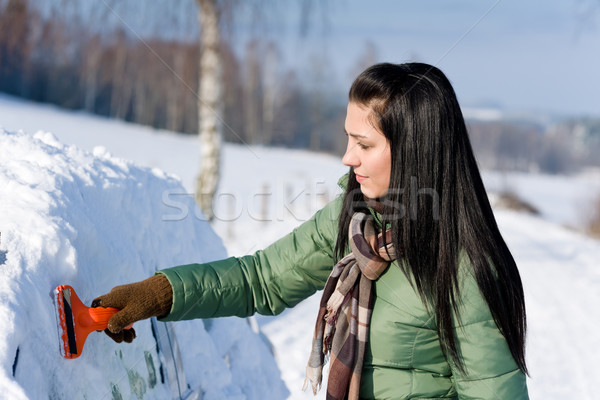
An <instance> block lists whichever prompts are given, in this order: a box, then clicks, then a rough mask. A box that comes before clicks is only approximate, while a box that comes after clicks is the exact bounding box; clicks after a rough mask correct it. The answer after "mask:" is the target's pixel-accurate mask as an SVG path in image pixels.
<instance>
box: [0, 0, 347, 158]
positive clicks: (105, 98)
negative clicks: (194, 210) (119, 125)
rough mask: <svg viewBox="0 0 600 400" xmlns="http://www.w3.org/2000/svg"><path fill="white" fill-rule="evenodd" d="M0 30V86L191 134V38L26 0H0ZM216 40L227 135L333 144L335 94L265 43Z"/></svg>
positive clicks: (300, 144)
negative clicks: (137, 32)
mask: <svg viewBox="0 0 600 400" xmlns="http://www.w3.org/2000/svg"><path fill="white" fill-rule="evenodd" d="M0 28H1V29H0V91H2V92H5V93H8V94H12V95H15V96H19V97H22V98H24V99H28V100H32V101H36V102H44V103H52V104H56V105H58V106H60V107H63V108H67V109H73V110H84V111H87V112H90V113H94V114H98V115H102V116H106V117H110V118H117V119H121V120H125V121H131V122H135V123H139V124H143V125H148V126H152V127H154V128H157V129H167V130H171V131H175V132H182V133H190V134H197V133H198V108H197V107H198V104H197V102H198V83H199V81H200V80H201V76H200V75H199V74H200V72H199V71H200V68H199V65H198V64H199V63H198V60H199V52H200V49H199V46H198V41H197V40H192V41H182V40H176V39H162V38H160V37H159V36H158V35H157V36H155V37H151V38H144V39H142V40H141V39H140V38H136V37H132V35H131V34H129V32H127V31H126V30H124V29H123V28H117V29H115V30H114V31H111V32H101V33H99V32H96V33H94V32H93V31H90V30H89V29H87V28H86V27H85V26H84V23H83V21H81V20H77V19H73V18H72V17H71V18H70V19H69V20H68V21H67V20H63V19H60V18H50V19H48V18H43V17H42V16H41V15H40V12H39V11H38V10H37V9H36V8H35V7H34V6H32V5H31V4H30V3H29V1H28V0H8V1H5V2H4V4H2V2H0ZM195 39H197V38H195ZM220 46H221V48H220V51H221V55H222V57H223V59H224V62H223V66H224V69H223V71H222V74H223V91H224V98H225V104H224V110H223V120H224V122H225V127H224V130H223V135H224V139H225V140H226V141H229V142H238V143H248V144H262V145H278V146H287V147H294V148H309V149H312V150H316V151H329V152H339V150H340V148H341V144H340V142H343V140H342V139H343V138H342V135H341V134H340V135H335V138H334V137H331V136H332V135H331V134H329V132H331V131H330V130H327V128H331V126H332V125H333V124H339V122H340V120H343V113H344V106H343V104H342V102H341V101H340V99H338V100H337V101H332V99H329V98H327V97H326V96H325V95H324V93H322V92H319V91H317V90H314V88H309V89H307V88H304V87H303V86H302V85H301V82H300V81H299V78H298V76H297V72H296V71H294V70H293V69H289V68H286V67H285V66H284V65H283V64H282V60H281V55H280V51H279V49H278V47H277V45H276V44H275V43H274V42H272V41H265V40H261V39H258V38H257V39H255V40H252V41H250V42H249V43H248V44H247V45H246V48H245V49H244V51H243V52H242V53H243V54H242V55H241V56H239V55H236V54H235V52H234V51H233V49H232V46H231V45H230V44H229V43H227V42H226V41H222V42H221V45H220ZM323 68H325V67H323ZM338 126H341V125H338ZM340 129H341V128H340ZM338 130H339V129H338ZM340 132H341V130H340Z"/></svg>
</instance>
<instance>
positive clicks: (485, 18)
mask: <svg viewBox="0 0 600 400" xmlns="http://www.w3.org/2000/svg"><path fill="white" fill-rule="evenodd" d="M293 9H294V8H292V11H291V12H289V13H287V14H286V15H285V17H284V18H283V20H284V21H285V22H284V23H285V24H287V25H290V26H291V25H294V24H297V15H295V13H294V11H293ZM326 10H327V11H328V12H327V14H328V23H327V24H326V25H325V29H323V25H322V24H321V23H320V22H318V20H319V18H321V17H320V16H319V14H318V13H315V15H314V16H313V19H314V20H316V21H317V22H316V23H314V24H313V29H312V30H311V32H310V33H309V35H308V38H305V39H301V38H299V37H298V34H297V33H296V30H295V29H286V30H284V31H283V33H282V32H280V31H277V30H276V32H277V33H276V34H275V35H274V36H277V37H278V38H279V39H278V40H279V42H280V43H282V47H283V49H284V53H285V54H286V61H287V62H288V63H290V64H292V63H293V64H294V65H298V66H301V65H302V64H303V63H305V62H306V60H307V59H310V58H311V56H312V55H314V54H318V53H324V54H326V60H327V62H329V63H331V65H332V66H333V68H334V71H336V73H335V77H334V79H333V81H332V82H336V84H337V85H339V86H341V87H344V88H345V89H346V88H347V87H348V86H349V85H350V83H351V80H352V76H353V75H352V73H353V69H354V67H355V66H356V60H357V58H358V56H359V55H360V54H361V53H362V52H364V49H365V43H366V42H367V41H370V42H372V43H374V44H375V46H376V48H377V55H378V61H389V62H406V61H411V60H416V61H422V62H427V63H430V64H434V65H436V66H438V67H440V68H441V69H442V70H443V71H444V72H445V73H446V74H447V75H448V77H449V78H450V80H451V81H452V83H453V84H454V86H455V90H456V92H457V94H458V96H459V98H460V100H461V103H462V104H463V105H467V106H473V105H495V106H498V107H501V108H503V109H506V110H521V109H525V110H530V111H544V112H548V111H550V112H554V113H560V114H580V115H581V114H592V115H600V77H599V76H598V71H600V1H598V2H596V1H595V0H528V1H522V0H520V1H519V0H460V1H443V0H438V1H434V0H421V1H402V0H397V1H393V0H379V1H369V2H367V1H359V0H345V1H342V0H338V1H331V2H329V3H328V5H327V7H326ZM324 30H325V31H326V32H325V34H324V32H323V31H324ZM332 84H333V83H332ZM345 89H344V90H345Z"/></svg>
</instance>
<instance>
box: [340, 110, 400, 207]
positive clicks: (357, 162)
mask: <svg viewBox="0 0 600 400" xmlns="http://www.w3.org/2000/svg"><path fill="white" fill-rule="evenodd" d="M370 114H371V110H370V109H369V108H367V107H364V106H362V105H360V104H357V103H352V102H350V103H348V110H347V113H346V124H345V129H346V134H347V135H348V147H347V148H346V154H344V157H343V158H342V162H343V163H344V165H347V166H349V167H352V169H353V170H354V174H355V175H356V180H357V181H358V183H359V184H360V190H361V191H362V193H363V194H364V195H365V196H367V197H369V198H373V199H374V198H377V197H381V196H383V195H384V194H385V193H386V192H387V190H388V188H389V186H390V171H391V166H392V157H391V153H390V146H389V143H388V141H387V139H386V138H385V136H383V133H382V132H381V131H380V130H379V129H378V128H376V127H374V126H373V125H372V124H371V122H370V121H369V116H370Z"/></svg>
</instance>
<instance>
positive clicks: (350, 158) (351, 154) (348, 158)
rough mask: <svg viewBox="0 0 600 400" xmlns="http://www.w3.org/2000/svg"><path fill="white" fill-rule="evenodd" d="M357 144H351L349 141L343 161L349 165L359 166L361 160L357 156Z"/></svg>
mask: <svg viewBox="0 0 600 400" xmlns="http://www.w3.org/2000/svg"><path fill="white" fill-rule="evenodd" d="M356 147H357V146H356V144H351V143H350V142H348V146H347V147H346V154H344V157H342V163H343V164H344V165H345V166H347V167H357V166H358V165H359V164H360V162H359V159H358V157H357V156H356Z"/></svg>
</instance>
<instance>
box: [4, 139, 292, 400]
mask: <svg viewBox="0 0 600 400" xmlns="http://www.w3.org/2000/svg"><path fill="white" fill-rule="evenodd" d="M0 187H2V191H1V192H0V232H1V237H0V320H1V321H2V323H0V363H1V365H2V368H1V369H0V390H2V397H3V398H11V399H21V398H32V399H34V398H51V399H56V398H65V399H66V398H69V399H75V398H86V399H101V398H113V399H120V398H144V399H166V398H171V394H170V391H169V388H168V386H167V384H166V383H165V381H164V380H163V379H164V376H163V368H162V365H161V361H160V357H159V356H158V354H157V351H156V340H155V338H154V336H153V334H152V331H151V328H150V323H149V321H142V322H138V323H136V325H135V327H136V332H137V334H138V337H137V338H136V339H135V341H134V343H133V344H130V345H127V344H120V345H119V344H116V343H114V342H112V340H110V339H109V338H108V337H106V336H105V335H104V334H100V333H92V334H90V336H89V337H88V339H87V341H86V345H85V348H84V351H83V354H82V355H81V357H80V358H78V359H75V360H65V359H63V358H62V357H61V356H60V353H59V350H58V332H57V327H56V321H55V313H54V304H53V301H52V296H51V293H52V290H53V289H54V288H55V287H56V286H57V285H59V284H69V285H71V286H73V288H75V290H76V292H77V294H78V295H79V297H80V298H81V300H82V301H83V302H84V304H88V305H89V304H90V303H91V300H92V299H93V298H94V297H95V296H97V295H100V294H103V293H106V292H107V291H109V290H110V289H111V288H112V287H113V286H115V285H118V284H122V283H126V282H133V281H138V280H141V279H145V278H146V277H148V276H150V275H152V274H153V272H154V271H155V270H156V269H160V268H166V267H170V266H173V265H177V264H183V263H189V262H202V261H209V260H212V259H217V258H223V257H225V256H226V252H225V249H224V247H223V244H222V242H221V240H220V239H219V238H218V237H217V236H216V234H215V233H214V232H213V231H212V229H211V228H210V226H209V225H208V224H207V223H206V222H204V221H202V220H200V219H199V218H197V214H198V213H195V212H190V213H189V214H190V215H188V216H186V217H185V218H177V220H174V218H170V217H169V216H170V215H172V214H173V209H172V207H169V206H168V205H167V203H168V202H165V201H164V196H165V193H170V192H172V191H181V190H182V189H181V184H180V182H179V181H178V180H177V179H175V178H173V177H171V176H168V175H166V174H165V173H163V172H161V171H160V170H157V169H152V170H150V169H147V168H140V167H137V166H135V165H133V164H131V163H129V162H126V161H123V160H121V159H117V158H114V157H112V156H111V155H110V154H108V153H107V152H106V151H105V150H104V149H102V148H96V149H94V152H93V154H91V153H88V152H84V151H82V150H80V149H78V148H77V147H74V146H65V145H63V144H61V143H59V142H58V140H57V139H56V138H55V137H54V136H53V135H51V134H49V133H41V132H40V133H37V134H35V135H33V136H32V135H27V134H25V133H9V132H6V131H4V130H0ZM178 201H179V202H180V203H179V204H180V205H185V206H186V207H187V208H188V209H189V210H194V204H193V200H192V199H191V198H184V199H179V200H178ZM173 326H174V329H175V332H176V334H177V338H178V342H179V347H180V349H181V355H182V361H183V367H184V370H185V375H186V379H187V383H188V385H189V386H190V388H191V389H192V390H194V391H196V392H197V393H199V394H200V395H201V397H202V398H204V399H220V398H224V397H228V398H239V399H243V398H248V399H261V398H284V397H286V396H287V394H288V392H287V390H286V388H285V386H284V384H283V382H282V381H281V379H280V376H279V371H278V369H277V366H276V364H275V361H274V359H273V356H272V355H271V353H270V351H269V348H268V346H267V345H266V344H265V342H264V340H262V339H261V336H260V335H258V334H256V333H255V331H253V330H252V328H251V327H250V325H249V324H248V322H247V320H244V319H236V318H232V319H216V320H204V321H202V320H195V321H185V322H178V323H175V324H174V325H173Z"/></svg>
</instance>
